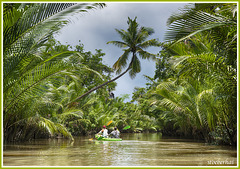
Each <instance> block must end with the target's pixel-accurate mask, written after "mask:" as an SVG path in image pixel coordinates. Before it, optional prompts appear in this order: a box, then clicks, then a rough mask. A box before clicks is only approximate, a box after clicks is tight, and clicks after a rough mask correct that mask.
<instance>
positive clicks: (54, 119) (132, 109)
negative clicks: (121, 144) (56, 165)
mask: <svg viewBox="0 0 240 169" xmlns="http://www.w3.org/2000/svg"><path fill="white" fill-rule="evenodd" d="M104 6H105V4H71V3H68V4H66V3H59V4H58V3H49V4H44V3H41V4H37V3H36V4H32V3H29V4H21V3H18V4H15V3H4V4H3V9H4V11H3V17H4V23H3V63H4V64H3V78H4V80H3V132H4V139H5V140H6V141H19V140H28V139H33V138H48V137H53V138H54V137H66V138H70V139H73V136H79V135H83V134H84V135H87V134H93V133H95V132H97V131H98V130H100V128H101V126H102V125H106V124H107V123H108V122H109V121H113V122H112V124H111V125H110V126H109V129H110V130H111V129H112V128H113V127H114V126H117V127H118V128H119V130H120V131H122V132H161V133H162V134H163V135H167V136H180V137H185V138H195V139H203V140H205V141H206V142H209V143H215V144H230V145H236V142H237V5H236V4H234V3H201V4H193V5H191V6H187V7H186V8H184V9H183V10H182V11H180V12H179V13H178V14H175V15H172V16H171V17H170V18H169V19H168V23H167V24H168V26H169V29H168V30H167V31H166V34H165V41H164V42H162V43H160V42H158V41H157V40H156V39H151V40H148V37H149V36H150V35H151V34H152V33H154V31H153V29H151V28H146V27H139V25H138V23H137V21H136V18H135V19H133V20H132V19H130V18H128V22H127V23H128V26H129V27H128V29H127V30H122V29H121V30H119V29H116V31H117V32H118V33H119V35H120V37H121V38H122V41H110V42H109V43H111V44H114V45H116V46H118V47H121V48H124V49H123V51H124V52H123V54H122V56H120V57H119V59H118V60H117V61H116V63H115V64H114V65H113V68H111V67H109V66H107V65H105V64H103V62H102V58H103V57H104V56H105V53H103V51H102V50H101V49H96V50H95V53H91V52H87V51H85V50H84V44H82V43H81V41H79V44H78V45H76V46H70V45H62V44H60V43H59V42H57V41H56V40H54V38H53V35H54V33H55V32H56V31H58V30H59V29H60V28H61V27H62V26H64V25H66V24H67V22H68V17H67V16H68V15H69V14H72V13H77V12H84V11H87V10H90V9H94V8H102V7H104ZM156 22H157V21H156ZM160 45H161V48H160ZM150 46H155V47H159V53H158V54H151V53H149V52H147V51H146V49H147V48H148V47H150ZM130 54H131V55H130ZM129 56H131V59H130V63H128V62H127V59H128V57H129ZM138 56H139V57H140V58H142V59H155V60H156V71H155V76H154V77H148V76H145V77H146V79H147V80H148V83H147V84H146V87H145V88H135V90H134V92H133V96H132V100H131V102H126V101H125V99H126V98H128V97H129V95H127V94H126V95H124V96H122V97H114V94H113V91H114V90H115V87H116V85H117V83H116V82H114V81H115V80H116V79H117V78H120V77H121V76H123V75H124V74H125V73H127V72H129V74H130V77H132V78H134V77H135V75H136V73H138V72H140V71H141V67H140V60H139V59H138ZM126 67H127V68H126ZM123 68H126V70H125V71H123V72H122V70H123ZM115 71H116V73H118V74H119V75H118V76H117V77H116V78H112V77H113V73H114V72H115ZM121 72H122V73H121ZM120 73H121V74H120ZM93 91H95V92H93ZM83 96H84V97H83ZM127 125H129V126H131V128H130V129H128V130H123V128H124V127H125V126H127Z"/></svg>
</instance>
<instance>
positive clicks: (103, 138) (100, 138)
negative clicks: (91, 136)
mask: <svg viewBox="0 0 240 169" xmlns="http://www.w3.org/2000/svg"><path fill="white" fill-rule="evenodd" d="M95 138H96V139H97V140H101V141H122V139H121V138H110V137H108V138H105V137H102V136H99V135H95Z"/></svg>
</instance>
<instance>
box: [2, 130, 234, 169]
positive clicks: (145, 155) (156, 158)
mask: <svg viewBox="0 0 240 169" xmlns="http://www.w3.org/2000/svg"><path fill="white" fill-rule="evenodd" d="M122 138H123V139H124V140H123V141H120V142H107V141H104V142H103V141H96V140H93V141H89V138H88V137H77V138H75V141H74V142H71V141H69V140H64V139H58V140H35V141H31V142H25V143H19V144H18V143H16V144H7V145H4V158H3V164H4V166H207V165H212V166H213V165H225V164H226V165H236V164H237V158H236V157H237V152H236V150H235V148H233V147H229V146H213V145H207V144H205V143H202V142H196V141H193V140H186V139H173V138H161V135H160V134H157V133H155V134H149V133H148V134H141V133H139V134H122Z"/></svg>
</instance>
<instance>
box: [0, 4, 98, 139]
mask: <svg viewBox="0 0 240 169" xmlns="http://www.w3.org/2000/svg"><path fill="white" fill-rule="evenodd" d="M97 6H99V4H92V5H91V4H73V3H34V4H22V3H19V4H16V3H4V29H3V79H4V81H3V95H4V96H3V97H4V101H3V121H4V124H3V127H4V136H5V138H6V139H7V140H9V141H11V140H16V138H19V133H21V132H25V131H24V129H21V128H17V125H15V124H18V122H20V121H24V120H26V119H29V118H31V117H35V116H36V115H37V114H38V115H39V116H41V115H40V114H39V113H38V112H40V111H43V110H40V111H38V110H37V109H39V107H37V105H35V104H37V103H38V101H39V100H40V99H41V98H42V97H45V94H46V93H47V91H48V85H47V84H48V81H55V80H56V79H58V78H61V77H64V76H65V77H67V76H68V77H69V78H76V76H74V72H72V69H74V67H73V66H72V64H71V63H70V62H68V58H69V57H71V56H73V55H76V54H77V53H76V52H73V51H69V50H66V48H65V49H57V48H55V49H54V50H53V49H52V48H51V45H46V42H48V40H49V39H51V37H52V36H53V34H54V33H56V32H57V31H58V30H59V29H60V28H61V27H63V26H64V25H66V24H67V23H68V22H69V19H68V18H67V16H69V14H71V13H76V12H83V11H87V10H89V9H93V8H95V7H97ZM100 6H102V4H100ZM49 43H51V41H49ZM42 118H43V119H45V118H44V117H42ZM45 122H48V124H49V125H50V126H51V127H50V128H52V129H53V131H57V132H60V133H63V134H64V133H66V129H64V127H62V126H61V125H60V124H57V123H52V122H51V121H46V120H45ZM13 124H14V125H13ZM36 125H37V124H36ZM54 125H55V126H54ZM47 126H48V125H45V127H47ZM13 127H16V128H14V129H13ZM54 127H55V128H54ZM11 130H15V131H18V132H14V133H12V132H11ZM48 131H49V132H50V131H51V130H48ZM50 135H51V134H50ZM23 136H24V135H23ZM68 137H71V135H69V134H68Z"/></svg>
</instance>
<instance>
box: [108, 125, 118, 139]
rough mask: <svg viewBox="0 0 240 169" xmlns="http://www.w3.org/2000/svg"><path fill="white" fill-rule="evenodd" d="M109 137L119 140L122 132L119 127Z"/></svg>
mask: <svg viewBox="0 0 240 169" xmlns="http://www.w3.org/2000/svg"><path fill="white" fill-rule="evenodd" d="M109 135H111V137H113V138H119V136H120V132H119V130H118V129H117V127H114V130H113V131H112V132H111V133H110V134H109Z"/></svg>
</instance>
